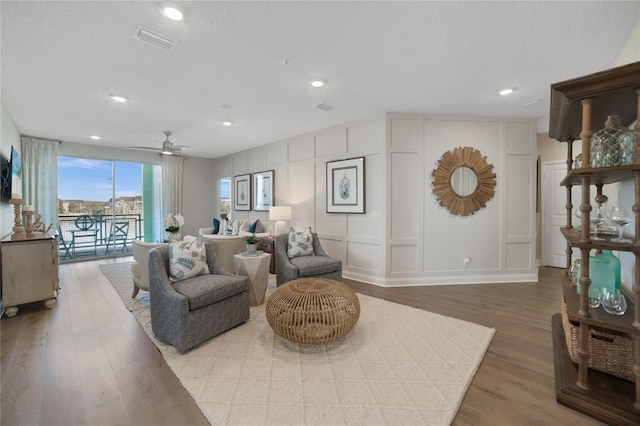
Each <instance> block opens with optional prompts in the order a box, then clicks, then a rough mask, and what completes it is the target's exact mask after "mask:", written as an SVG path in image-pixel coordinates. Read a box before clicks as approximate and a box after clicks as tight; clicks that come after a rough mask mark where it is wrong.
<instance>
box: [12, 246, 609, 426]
mask: <svg viewBox="0 0 640 426" xmlns="http://www.w3.org/2000/svg"><path fill="white" fill-rule="evenodd" d="M130 260H131V258H120V259H117V260H114V259H109V260H100V261H90V262H80V263H71V264H64V265H61V266H60V282H61V286H62V292H61V293H60V296H59V297H58V303H57V305H56V306H55V307H54V308H53V309H51V310H48V309H45V308H44V307H43V305H42V304H41V303H36V304H33V305H27V306H23V307H21V308H20V311H19V312H18V315H17V316H16V317H14V318H2V320H1V321H0V332H1V335H2V336H1V342H0V343H1V374H2V376H1V377H2V383H1V384H2V387H1V388H2V391H1V392H2V397H1V398H2V399H1V401H2V406H1V416H0V424H2V425H37V424H41V425H53V424H64V425H112V424H125V425H126V424H129V425H151V424H153V425H165V424H166V425H183V424H207V420H206V419H205V417H204V416H203V415H202V413H201V412H200V410H199V408H198V407H197V406H196V404H195V403H194V402H193V400H192V399H191V397H190V396H189V395H188V393H187V392H186V391H185V390H184V388H183V387H182V385H181V384H180V382H179V381H178V379H177V378H176V377H175V376H174V374H173V373H172V372H171V370H170V369H169V367H168V366H167V364H166V363H165V361H164V359H163V358H162V356H161V354H160V352H159V351H158V350H157V349H156V347H155V346H154V344H153V343H152V342H151V341H150V340H149V338H148V337H147V335H146V334H145V332H144V331H143V330H142V328H141V327H140V326H139V324H138V323H137V321H136V320H135V318H134V317H133V315H132V314H131V313H130V312H128V311H127V310H126V308H125V307H124V305H123V303H122V301H121V300H120V297H119V296H118V295H117V293H116V292H115V290H114V289H113V287H112V286H111V284H110V283H109V282H108V281H107V279H106V278H105V277H104V276H103V275H102V273H100V271H99V270H98V265H99V264H101V263H109V262H118V261H130ZM559 274H560V270H559V269H553V268H541V269H540V279H539V282H538V283H523V284H486V285H457V286H438V287H402V288H380V287H376V286H372V285H368V284H364V283H358V282H354V281H348V280H345V282H346V283H347V284H349V285H350V286H352V287H353V288H354V290H356V291H358V292H360V293H363V294H368V295H371V296H374V297H380V298H384V299H387V300H390V301H393V302H397V303H402V304H405V305H410V306H414V307H418V308H422V309H427V310H429V311H431V312H436V313H439V314H442V315H447V316H450V317H455V318H459V319H462V320H467V321H472V322H475V323H477V324H482V325H485V326H488V327H494V328H495V329H496V331H497V332H496V334H495V336H494V338H493V341H492V342H491V345H490V347H489V349H488V351H487V354H486V356H485V358H484V360H483V362H482V364H481V365H480V368H479V369H478V372H477V374H476V376H475V378H474V379H473V382H472V383H471V386H470V387H469V390H468V392H467V394H466V396H465V398H464V400H463V402H462V405H461V406H460V410H459V412H458V415H457V417H456V419H455V421H454V424H455V425H560V424H562V425H591V424H601V423H599V422H597V421H595V420H593V419H591V418H589V417H587V416H584V415H582V414H580V413H578V412H575V411H573V410H570V409H568V408H566V407H564V406H561V405H559V404H557V403H556V401H555V387H554V371H553V355H552V347H551V316H552V314H554V313H556V312H558V309H559V303H560V284H559Z"/></svg>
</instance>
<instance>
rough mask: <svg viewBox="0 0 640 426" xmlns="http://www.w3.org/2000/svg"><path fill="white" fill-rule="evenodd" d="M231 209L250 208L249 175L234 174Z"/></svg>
mask: <svg viewBox="0 0 640 426" xmlns="http://www.w3.org/2000/svg"><path fill="white" fill-rule="evenodd" d="M233 209H234V210H251V175H240V176H234V178H233Z"/></svg>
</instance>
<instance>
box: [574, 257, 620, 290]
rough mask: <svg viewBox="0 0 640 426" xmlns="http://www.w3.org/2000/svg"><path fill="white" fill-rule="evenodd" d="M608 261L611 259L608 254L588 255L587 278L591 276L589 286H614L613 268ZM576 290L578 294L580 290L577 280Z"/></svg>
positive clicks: (610, 287) (600, 287) (611, 287)
mask: <svg viewBox="0 0 640 426" xmlns="http://www.w3.org/2000/svg"><path fill="white" fill-rule="evenodd" d="M612 255H613V254H612ZM614 257H615V256H614ZM609 262H611V259H610V258H609V257H608V256H602V255H601V254H600V255H598V256H589V278H591V288H593V287H595V288H599V289H602V288H603V287H606V288H609V289H613V288H614V286H615V283H616V276H615V274H614V272H613V269H612V268H611V267H610V266H609ZM578 274H580V271H578ZM578 276H579V275H578ZM577 290H578V294H580V293H581V292H582V289H581V287H580V282H579V281H578V289H577Z"/></svg>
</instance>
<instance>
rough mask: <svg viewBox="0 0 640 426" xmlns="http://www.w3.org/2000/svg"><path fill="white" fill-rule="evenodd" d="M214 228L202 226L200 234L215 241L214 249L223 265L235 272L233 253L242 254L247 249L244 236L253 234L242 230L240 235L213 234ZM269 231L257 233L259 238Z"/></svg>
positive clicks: (267, 234)
mask: <svg viewBox="0 0 640 426" xmlns="http://www.w3.org/2000/svg"><path fill="white" fill-rule="evenodd" d="M212 232H213V228H200V229H199V230H198V235H202V236H203V237H204V238H205V239H206V240H207V241H211V242H212V243H213V249H214V251H215V252H216V257H217V258H218V261H219V262H220V263H221V264H222V267H223V268H224V269H226V270H227V271H229V272H231V273H235V271H234V269H235V267H234V265H233V255H234V254H240V253H244V252H245V251H247V245H246V243H245V242H244V237H245V236H247V235H251V233H249V232H245V231H241V232H240V234H239V235H234V236H231V235H221V234H212ZM268 236H269V233H267V232H262V233H256V237H258V238H266V237H268Z"/></svg>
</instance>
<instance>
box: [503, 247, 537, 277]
mask: <svg viewBox="0 0 640 426" xmlns="http://www.w3.org/2000/svg"><path fill="white" fill-rule="evenodd" d="M506 254H507V265H506V269H507V270H508V271H516V270H521V271H530V270H532V269H533V265H532V260H533V247H532V244H531V243H530V242H525V243H507V253H506Z"/></svg>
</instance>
